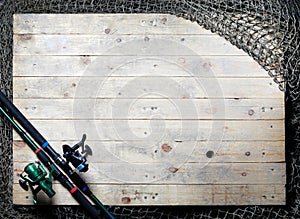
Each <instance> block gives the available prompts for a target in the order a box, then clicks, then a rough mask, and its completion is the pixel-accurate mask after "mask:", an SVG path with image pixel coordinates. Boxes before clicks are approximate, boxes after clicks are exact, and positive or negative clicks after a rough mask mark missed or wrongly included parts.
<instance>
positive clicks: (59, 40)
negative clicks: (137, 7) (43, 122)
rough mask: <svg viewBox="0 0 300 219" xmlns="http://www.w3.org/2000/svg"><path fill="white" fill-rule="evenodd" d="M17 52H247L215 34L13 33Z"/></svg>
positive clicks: (167, 53)
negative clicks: (108, 34)
mask: <svg viewBox="0 0 300 219" xmlns="http://www.w3.org/2000/svg"><path fill="white" fill-rule="evenodd" d="M14 52H15V54H16V55H38V56H40V55H47V56H48V55H118V56H120V55H121V56H128V55H131V56H140V55H142V56H161V55H167V56H172V55H176V56H182V55H186V56H189V55H193V56H194V55H240V56H243V55H246V53H245V52H244V51H242V50H240V49H238V48H236V47H233V46H232V45H231V44H230V43H229V42H228V41H226V40H225V39H223V38H220V37H219V36H217V35H212V36H205V35H153V34H151V35H150V34H149V35H112V36H107V35H103V36H101V35H65V34H61V35H26V34H25V35H24V34H21V35H20V34H15V35H14Z"/></svg>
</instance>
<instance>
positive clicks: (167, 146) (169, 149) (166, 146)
mask: <svg viewBox="0 0 300 219" xmlns="http://www.w3.org/2000/svg"><path fill="white" fill-rule="evenodd" d="M161 149H162V150H163V151H164V152H170V151H171V150H172V149H173V148H172V146H170V145H168V144H163V145H162V146H161Z"/></svg>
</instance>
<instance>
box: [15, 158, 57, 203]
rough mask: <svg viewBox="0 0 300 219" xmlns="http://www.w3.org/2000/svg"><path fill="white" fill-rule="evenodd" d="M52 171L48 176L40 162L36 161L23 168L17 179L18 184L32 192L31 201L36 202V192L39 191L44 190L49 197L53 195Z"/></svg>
mask: <svg viewBox="0 0 300 219" xmlns="http://www.w3.org/2000/svg"><path fill="white" fill-rule="evenodd" d="M52 173H53V171H50V173H49V176H48V177H46V176H47V172H46V170H45V169H44V167H43V166H42V164H41V163H40V162H39V161H37V162H35V163H29V164H28V165H27V166H26V167H25V168H24V172H22V173H21V175H20V177H21V179H19V184H20V186H21V187H22V188H23V189H24V190H26V191H28V186H29V188H30V189H31V191H32V194H33V203H34V204H37V194H38V192H39V191H41V190H42V191H44V192H45V193H46V194H47V195H48V197H49V198H52V197H53V196H54V195H55V191H54V190H53V189H52Z"/></svg>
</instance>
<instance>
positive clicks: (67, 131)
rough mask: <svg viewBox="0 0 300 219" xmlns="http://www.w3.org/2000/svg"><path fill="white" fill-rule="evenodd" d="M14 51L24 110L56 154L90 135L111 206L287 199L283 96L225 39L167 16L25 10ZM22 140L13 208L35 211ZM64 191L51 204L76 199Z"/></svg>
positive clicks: (95, 181)
mask: <svg viewBox="0 0 300 219" xmlns="http://www.w3.org/2000/svg"><path fill="white" fill-rule="evenodd" d="M86 24H89V25H86ZM83 27H84V28H83ZM13 50H14V55H13V71H14V72H13V76H14V78H13V82H14V84H13V95H14V103H15V104H16V106H17V107H18V108H19V109H20V110H21V112H22V113H24V115H25V116H26V117H27V118H28V119H29V120H30V121H31V122H32V123H33V125H35V127H36V128H37V129H38V130H39V131H40V132H41V133H42V134H43V135H44V136H45V137H46V139H47V140H49V142H50V143H51V145H52V146H53V148H54V149H55V150H57V151H58V152H61V151H62V150H61V145H63V144H69V145H73V144H75V143H76V142H78V140H79V139H81V135H82V134H83V133H86V134H87V142H86V143H87V144H88V145H89V146H90V147H91V148H92V150H93V155H92V156H88V161H89V163H90V171H89V172H88V173H86V174H85V175H83V177H84V178H85V179H86V180H87V182H88V183H89V185H90V187H91V189H92V191H93V192H94V193H95V194H96V195H97V196H98V197H99V198H100V200H101V201H102V202H103V203H104V204H107V205H146V206H149V205H284V204H285V184H286V173H285V172H286V164H285V127H284V123H285V121H284V119H285V106H284V94H283V93H282V92H281V91H279V89H278V88H277V86H276V84H275V83H274V82H273V81H272V79H271V78H269V76H268V74H267V72H266V71H265V70H264V69H262V67H260V66H259V65H258V64H257V63H256V62H255V61H254V60H253V59H252V58H251V57H250V56H248V55H247V54H246V53H245V52H243V51H242V50H240V49H238V48H236V47H235V46H233V45H231V44H230V43H229V42H228V41H226V40H225V39H223V38H221V37H220V36H218V35H216V34H213V33H211V32H210V31H208V30H205V29H203V28H201V27H199V25H198V24H196V23H192V22H190V21H187V20H184V19H182V18H177V17H176V16H172V15H166V14H130V15H129V14H76V15H74V14H15V15H14V46H13ZM13 139H14V141H13V152H14V157H13V159H14V186H13V193H14V195H13V202H14V204H20V205H31V204H32V195H31V194H30V192H26V191H24V190H22V189H21V188H20V186H19V185H18V184H17V182H18V179H19V175H20V173H21V172H22V171H23V169H24V167H25V166H26V164H27V163H28V162H33V161H34V160H36V157H35V154H34V153H33V152H32V151H30V149H29V147H27V146H26V144H25V143H24V142H23V141H22V140H21V138H20V137H19V136H18V135H17V134H16V133H15V132H14V134H13ZM54 189H55V190H56V192H57V193H56V196H54V198H53V199H52V200H49V199H48V198H47V197H45V194H42V193H41V194H40V197H39V200H40V202H41V204H46V205H50V204H51V205H73V204H77V203H76V202H75V201H74V199H73V198H72V197H71V196H70V195H69V194H67V193H68V192H67V191H65V190H64V189H63V188H62V186H60V185H59V184H58V182H56V181H55V182H54Z"/></svg>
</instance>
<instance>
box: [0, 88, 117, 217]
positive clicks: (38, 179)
mask: <svg viewBox="0 0 300 219" xmlns="http://www.w3.org/2000/svg"><path fill="white" fill-rule="evenodd" d="M0 104H1V106H0V112H1V113H2V114H3V115H4V116H5V117H6V118H7V119H8V121H9V122H10V123H11V124H12V125H13V128H14V129H15V130H16V131H17V133H18V134H19V135H20V136H21V137H22V138H23V139H24V141H25V142H26V143H27V144H28V146H29V147H30V148H31V149H32V150H33V151H34V152H35V154H36V155H37V157H38V158H39V160H40V161H41V162H42V163H43V164H44V165H45V166H46V167H47V168H48V169H49V172H50V173H49V176H48V178H47V177H46V176H45V172H44V170H43V168H42V166H41V165H40V164H39V163H37V164H34V163H30V164H29V165H27V166H26V167H25V169H24V172H26V174H27V175H22V174H21V178H22V180H23V181H21V182H20V184H21V186H22V187H23V188H25V189H27V188H26V185H25V182H26V181H27V182H28V183H29V186H30V188H31V190H32V192H33V195H34V201H35V200H36V199H35V197H36V193H37V192H38V191H40V190H43V191H44V192H45V193H46V194H47V195H48V196H49V197H52V196H54V194H55V192H54V191H53V190H52V188H51V186H50V184H51V181H52V174H53V176H54V178H55V179H57V180H58V181H59V182H60V183H61V184H62V185H63V186H64V187H65V188H67V189H68V191H69V192H70V193H71V194H72V196H73V197H74V198H75V199H76V201H77V202H78V203H79V204H80V205H81V206H82V207H83V208H84V209H85V210H86V211H87V212H88V213H89V215H90V216H92V217H93V218H100V213H99V212H98V211H97V209H96V208H95V207H94V206H93V205H92V204H91V203H90V202H89V201H88V199H86V197H85V196H84V195H83V194H82V193H81V192H83V193H84V194H85V195H87V196H88V197H89V198H90V200H91V201H92V202H93V203H94V204H95V205H96V206H97V207H98V208H99V210H102V211H103V212H104V213H105V216H106V217H108V218H110V219H115V218H114V216H113V215H112V214H111V213H110V212H109V211H108V210H107V209H106V208H105V207H104V205H103V204H102V203H101V201H100V200H99V199H98V198H97V197H96V196H95V195H94V194H93V193H92V191H91V190H90V188H89V187H88V185H87V184H86V183H85V181H84V180H83V179H82V178H81V177H80V176H79V175H78V174H77V172H76V171H74V170H73V169H72V168H71V167H70V165H69V163H71V164H72V165H73V166H74V167H75V169H77V170H78V171H79V172H86V171H87V170H88V163H87V161H86V158H85V156H83V155H82V154H81V153H79V152H78V151H77V149H78V148H79V147H80V146H81V147H84V141H85V138H86V136H85V135H83V138H82V140H81V141H80V142H79V143H77V144H75V145H74V146H73V147H70V146H68V145H63V151H64V155H63V156H64V157H65V158H66V160H65V159H64V158H62V157H61V156H60V154H58V153H57V152H56V151H55V150H54V149H53V148H52V147H51V146H50V144H49V143H48V141H47V140H46V139H45V138H44V137H43V136H42V135H41V134H40V133H39V132H38V131H37V129H36V128H35V127H34V126H33V125H32V124H31V123H30V122H29V121H28V120H27V119H26V118H25V116H24V115H23V114H22V113H21V112H20V111H19V110H18V109H17V107H16V106H15V105H14V104H13V103H12V102H10V101H9V100H8V99H7V97H6V96H5V95H4V94H3V93H2V92H1V91H0ZM2 106H3V107H5V108H6V109H7V112H8V113H10V114H11V115H12V117H13V118H14V119H13V118H12V117H11V116H10V115H9V114H8V113H7V112H6V111H5V109H4V108H3V107H2ZM15 120H16V121H17V123H16V122H15ZM18 123H19V124H20V126H21V127H23V129H25V131H26V132H27V133H28V134H29V135H27V133H26V132H25V131H24V130H23V129H22V128H21V127H20V126H19V125H18ZM30 136H31V137H32V138H33V140H34V141H35V142H36V143H37V144H38V145H40V147H39V146H38V145H36V144H35V142H34V141H33V140H32V139H31V137H30ZM45 152H46V153H45ZM49 157H50V158H52V160H53V161H54V162H55V163H56V164H57V165H58V166H59V167H60V168H61V169H62V170H63V171H64V172H65V174H66V175H67V176H68V177H69V178H70V179H71V181H72V182H73V183H74V184H75V185H76V186H77V187H75V186H73V184H72V182H70V180H69V179H68V177H66V176H65V175H64V174H63V173H62V172H61V171H60V170H59V168H57V167H56V165H55V163H53V162H52V160H51V159H50V158H49ZM33 178H34V179H33ZM37 184H38V187H37V188H36V189H34V188H33V185H37ZM78 188H79V189H78ZM79 190H80V191H79Z"/></svg>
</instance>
